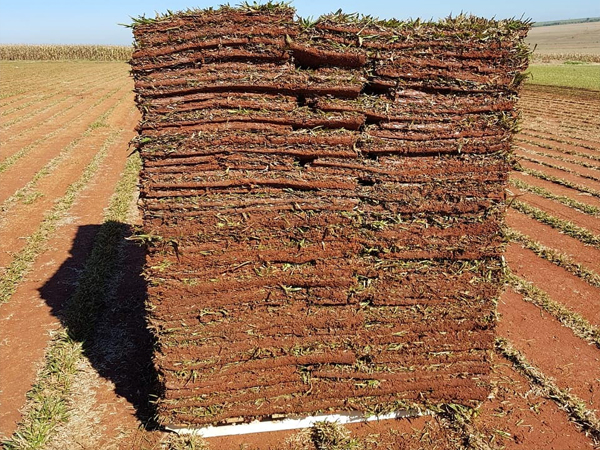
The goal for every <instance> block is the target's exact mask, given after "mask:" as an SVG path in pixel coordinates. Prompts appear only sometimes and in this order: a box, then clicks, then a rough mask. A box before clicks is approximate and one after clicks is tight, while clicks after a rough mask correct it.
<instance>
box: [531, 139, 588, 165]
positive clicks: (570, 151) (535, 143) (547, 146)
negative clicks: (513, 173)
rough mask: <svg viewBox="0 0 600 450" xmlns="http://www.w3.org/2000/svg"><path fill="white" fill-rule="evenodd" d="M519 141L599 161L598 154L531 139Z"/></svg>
mask: <svg viewBox="0 0 600 450" xmlns="http://www.w3.org/2000/svg"><path fill="white" fill-rule="evenodd" d="M519 142H525V143H526V144H530V145H535V146H536V147H540V148H546V149H548V150H556V151H557V152H562V153H566V154H567V155H573V156H579V157H581V158H588V159H592V160H594V161H600V155H590V154H589V153H583V152H578V151H576V150H569V149H566V148H563V147H555V146H552V145H548V144H544V143H543V142H538V141H532V140H531V139H523V138H520V139H519Z"/></svg>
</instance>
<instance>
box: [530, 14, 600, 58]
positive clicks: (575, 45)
mask: <svg viewBox="0 0 600 450" xmlns="http://www.w3.org/2000/svg"><path fill="white" fill-rule="evenodd" d="M527 43H528V44H529V45H530V46H531V48H534V47H535V51H536V53H539V54H542V55H543V54H556V53H571V54H574V53H580V54H581V53H584V54H592V55H600V22H590V23H570V24H564V25H552V26H544V27H533V28H532V29H531V30H530V31H529V34H528V35H527Z"/></svg>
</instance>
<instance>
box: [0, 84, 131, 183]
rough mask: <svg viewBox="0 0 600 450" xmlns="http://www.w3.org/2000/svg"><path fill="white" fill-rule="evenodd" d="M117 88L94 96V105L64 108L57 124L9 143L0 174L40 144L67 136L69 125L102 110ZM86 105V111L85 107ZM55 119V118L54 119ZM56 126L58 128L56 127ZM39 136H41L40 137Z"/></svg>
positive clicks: (48, 125) (49, 123) (115, 93)
mask: <svg viewBox="0 0 600 450" xmlns="http://www.w3.org/2000/svg"><path fill="white" fill-rule="evenodd" d="M120 90H121V89H119V88H118V87H117V88H116V89H110V90H109V89H107V90H106V91H105V92H104V91H100V92H98V94H100V95H98V96H96V95H94V100H95V103H93V104H92V105H91V106H90V105H89V103H85V102H81V103H78V104H76V105H71V106H69V107H67V108H65V112H66V114H65V115H64V116H63V115H62V112H61V114H58V115H57V116H56V117H59V116H62V119H63V120H64V121H65V122H63V120H61V121H60V122H58V123H55V122H54V121H49V122H48V123H47V124H46V125H45V126H43V127H40V128H41V129H40V130H38V132H37V133H35V134H34V135H33V136H31V137H30V136H29V135H28V134H25V135H24V136H21V137H20V138H19V139H18V140H15V142H11V143H10V145H7V147H8V150H7V151H6V152H5V154H4V155H2V160H1V161H0V172H5V171H7V170H8V169H10V168H11V167H12V166H14V165H15V164H16V163H18V162H19V160H20V159H22V158H23V157H24V156H26V155H28V154H29V153H30V152H32V151H33V150H34V149H36V148H38V147H39V146H40V144H45V143H47V142H49V141H52V140H54V139H57V140H58V139H60V138H61V137H62V135H63V134H67V133H66V130H68V129H69V125H70V124H71V123H72V122H73V121H81V120H82V118H83V121H85V118H86V115H87V114H89V113H90V110H101V109H102V108H103V106H102V104H103V103H105V102H108V101H110V99H111V98H112V97H115V96H117V97H118V95H117V93H118V92H119V91H120ZM86 105H87V109H85V106H86ZM56 117H55V118H56ZM57 125H58V126H57ZM40 135H41V136H40Z"/></svg>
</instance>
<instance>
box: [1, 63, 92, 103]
mask: <svg viewBox="0 0 600 450" xmlns="http://www.w3.org/2000/svg"><path fill="white" fill-rule="evenodd" d="M5 66H6V63H4V64H3V63H0V67H2V70H3V73H4V70H5ZM34 70H35V69H34ZM38 70H39V68H38ZM97 73H98V71H97V68H94V67H89V66H88V67H83V68H80V69H75V70H69V69H63V70H59V69H57V70H54V71H48V70H43V69H42V70H39V74H37V76H33V77H32V78H35V79H29V80H28V79H23V80H22V79H21V78H20V77H19V76H18V75H12V76H13V77H16V78H15V79H19V87H23V88H26V89H25V90H24V92H23V93H22V95H20V96H18V97H16V98H14V99H13V100H12V101H11V102H9V103H6V104H3V105H2V106H0V111H2V112H5V113H7V112H8V111H9V110H11V109H13V108H17V107H20V106H21V105H23V104H25V103H29V102H30V101H39V99H40V97H41V96H43V93H44V92H46V93H47V92H48V91H49V92H53V93H62V92H65V91H66V90H68V89H70V84H72V83H80V82H81V81H86V82H89V81H90V80H91V79H93V78H94V77H97ZM8 77H11V75H7V78H8ZM58 78H61V80H62V81H61V83H50V84H49V83H48V80H49V79H52V80H56V79H58ZM13 84H14V83H13Z"/></svg>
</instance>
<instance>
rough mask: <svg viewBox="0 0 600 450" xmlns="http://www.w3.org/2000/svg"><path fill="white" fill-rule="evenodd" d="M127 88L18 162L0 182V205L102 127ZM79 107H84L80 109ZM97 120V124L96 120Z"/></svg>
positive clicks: (81, 115) (87, 112)
mask: <svg viewBox="0 0 600 450" xmlns="http://www.w3.org/2000/svg"><path fill="white" fill-rule="evenodd" d="M125 92H126V88H125V87H123V88H121V90H120V91H118V92H116V93H115V95H114V96H111V97H110V99H109V101H108V104H105V103H104V102H102V103H100V104H99V105H98V106H97V107H95V108H92V109H88V110H87V111H84V112H83V113H81V114H80V118H79V120H77V122H75V123H70V124H68V125H67V124H65V128H66V130H65V131H64V132H61V133H57V134H56V135H55V136H54V137H53V138H52V139H48V140H45V141H44V142H43V144H42V145H39V146H36V147H35V148H33V149H32V150H31V151H30V152H28V157H27V158H21V159H19V160H18V161H17V162H16V163H15V164H14V165H12V166H11V167H9V169H8V170H6V172H4V173H3V174H2V181H1V182H0V202H3V201H5V200H6V199H7V198H8V197H9V196H11V195H12V194H13V193H15V192H16V191H17V190H18V189H20V188H22V187H23V186H25V185H26V184H27V182H28V181H29V180H30V179H31V178H32V177H33V176H34V175H35V173H36V172H38V171H39V170H40V169H41V168H42V167H44V165H45V164H46V163H47V162H48V161H50V160H51V159H52V158H54V157H55V156H56V155H58V154H59V153H60V151H61V150H62V149H63V148H64V147H66V146H68V145H69V144H70V143H72V142H73V141H76V140H79V139H82V135H83V134H84V133H85V132H86V131H88V130H89V131H92V130H93V129H94V128H96V127H99V126H100V127H101V126H102V121H101V119H102V118H103V115H105V114H106V113H107V112H109V111H110V109H111V108H114V107H116V106H117V105H118V104H119V103H120V102H122V101H123V100H124V97H123V96H124V94H125ZM82 106H85V104H84V105H82ZM99 119H100V122H98V120H99Z"/></svg>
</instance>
